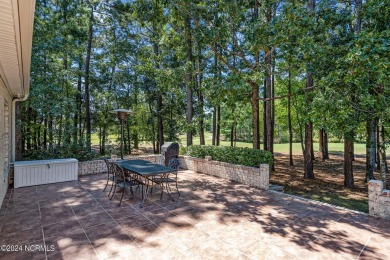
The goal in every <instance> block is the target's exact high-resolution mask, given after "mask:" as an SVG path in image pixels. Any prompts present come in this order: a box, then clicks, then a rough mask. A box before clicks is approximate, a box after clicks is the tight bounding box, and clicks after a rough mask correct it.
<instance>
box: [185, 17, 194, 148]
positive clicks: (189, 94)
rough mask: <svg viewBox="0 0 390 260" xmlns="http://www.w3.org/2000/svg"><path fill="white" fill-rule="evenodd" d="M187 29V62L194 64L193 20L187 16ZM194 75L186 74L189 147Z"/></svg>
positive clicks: (189, 141) (189, 72) (190, 141)
mask: <svg viewBox="0 0 390 260" xmlns="http://www.w3.org/2000/svg"><path fill="white" fill-rule="evenodd" d="M185 27H186V42H187V46H186V48H187V61H188V62H189V63H191V64H193V57H192V35H191V18H190V16H189V15H187V17H186V19H185ZM191 82H192V73H191V71H187V74H186V85H187V113H186V121H187V125H188V126H187V127H188V129H187V146H191V145H192V116H193V100H192V84H191Z"/></svg>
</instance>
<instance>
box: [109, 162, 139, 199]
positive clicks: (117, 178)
mask: <svg viewBox="0 0 390 260" xmlns="http://www.w3.org/2000/svg"><path fill="white" fill-rule="evenodd" d="M112 164H113V173H114V183H116V185H113V186H114V190H113V192H112V195H111V198H110V200H112V198H113V197H114V195H115V193H118V192H117V188H120V189H121V192H122V196H121V198H120V201H119V204H118V207H119V206H120V205H121V203H122V200H123V196H124V194H125V191H126V190H127V189H129V191H130V192H131V195H132V197H134V192H133V187H134V186H139V185H140V183H139V182H138V181H135V180H133V179H132V178H131V177H128V176H126V174H125V171H124V170H123V168H122V167H120V166H118V165H116V164H114V163H112Z"/></svg>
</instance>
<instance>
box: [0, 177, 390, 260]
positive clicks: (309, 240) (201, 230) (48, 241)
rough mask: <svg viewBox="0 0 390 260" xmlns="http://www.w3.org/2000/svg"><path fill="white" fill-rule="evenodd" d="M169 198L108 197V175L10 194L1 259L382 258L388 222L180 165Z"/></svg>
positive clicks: (0, 236)
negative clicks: (176, 183)
mask: <svg viewBox="0 0 390 260" xmlns="http://www.w3.org/2000/svg"><path fill="white" fill-rule="evenodd" d="M179 176H180V192H181V195H182V196H180V197H178V195H177V193H175V192H173V193H172V196H173V197H174V198H175V201H172V200H171V199H170V198H169V196H165V195H164V196H163V199H162V200H161V201H160V193H159V190H158V188H156V189H155V190H154V194H152V196H149V198H148V199H147V201H146V202H145V206H144V208H140V201H141V198H140V193H139V192H138V191H136V192H135V197H134V198H132V199H130V196H127V194H126V195H125V198H126V201H125V202H124V203H122V205H121V206H120V207H118V206H117V205H118V201H119V198H118V197H117V196H114V198H113V199H112V200H110V199H109V197H108V196H107V195H108V190H109V189H107V190H106V192H103V188H104V185H105V177H106V175H105V174H96V175H89V176H83V177H81V178H80V180H79V181H75V182H66V183H57V184H49V185H42V186H35V187H25V188H19V189H15V190H9V191H8V193H7V194H6V197H5V200H4V202H3V205H2V206H1V208H0V220H1V223H0V231H1V232H0V245H11V244H14V245H15V244H16V245H41V246H46V248H48V247H49V246H54V251H51V250H47V251H46V252H45V251H40V250H36V251H35V252H31V251H29V252H28V251H20V252H4V250H3V252H0V258H1V259H130V258H131V259H271V260H275V259H359V258H360V259H386V258H388V257H389V255H390V251H389V248H390V237H389V233H390V221H386V220H381V219H378V218H373V217H369V216H367V215H366V214H360V213H356V212H353V211H349V210H345V209H340V208H337V207H332V206H329V205H326V204H322V203H318V202H313V201H308V200H303V199H300V198H296V197H293V196H288V195H285V194H282V193H276V192H267V191H263V190H258V189H255V188H251V187H248V186H245V185H242V184H238V183H234V182H230V181H227V180H223V179H218V178H215V177H212V176H207V175H203V174H197V173H194V172H191V171H181V172H180V173H179Z"/></svg>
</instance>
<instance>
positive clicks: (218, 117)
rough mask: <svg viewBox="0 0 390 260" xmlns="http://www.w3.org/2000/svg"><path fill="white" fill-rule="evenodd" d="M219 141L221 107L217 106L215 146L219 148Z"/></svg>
mask: <svg viewBox="0 0 390 260" xmlns="http://www.w3.org/2000/svg"><path fill="white" fill-rule="evenodd" d="M220 140H221V106H220V105H218V106H217V131H216V134H215V145H216V146H219V145H220Z"/></svg>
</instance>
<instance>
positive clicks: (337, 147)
mask: <svg viewBox="0 0 390 260" xmlns="http://www.w3.org/2000/svg"><path fill="white" fill-rule="evenodd" d="M205 138H206V145H211V139H212V137H211V133H205ZM179 139H180V143H181V144H182V145H185V144H186V142H187V137H186V136H185V135H180V136H179ZM199 143H200V139H199V137H194V138H193V144H195V145H196V144H199ZM220 144H221V145H223V146H230V141H221V143H220ZM236 146H237V147H249V148H251V147H252V143H244V142H237V143H236ZM313 146H314V151H318V143H314V145H313ZM261 147H262V144H261ZM292 150H293V154H295V155H301V154H302V148H301V144H300V143H293V148H292ZM328 150H329V152H343V151H344V144H343V143H329V144H328ZM288 151H289V144H288V143H284V144H274V152H276V153H288ZM387 151H388V152H390V148H389V149H388V150H387ZM355 154H366V145H365V144H362V143H355Z"/></svg>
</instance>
